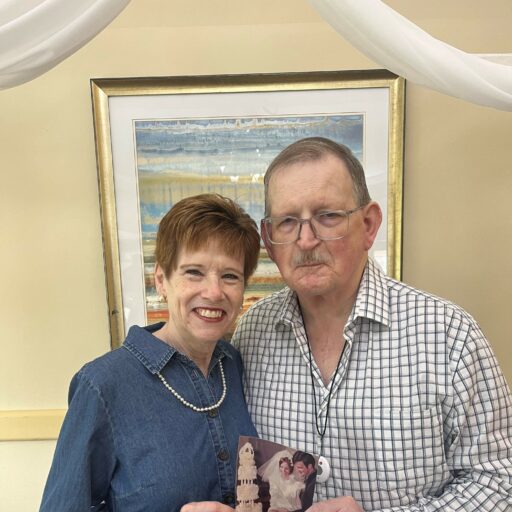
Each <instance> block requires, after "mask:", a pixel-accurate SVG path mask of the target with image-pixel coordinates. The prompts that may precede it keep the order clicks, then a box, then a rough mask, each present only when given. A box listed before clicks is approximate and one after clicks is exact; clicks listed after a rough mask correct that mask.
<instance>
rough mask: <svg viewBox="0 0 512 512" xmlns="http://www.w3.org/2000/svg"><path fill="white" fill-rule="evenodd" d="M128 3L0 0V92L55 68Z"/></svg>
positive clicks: (111, 0) (124, 0) (110, 0)
mask: <svg viewBox="0 0 512 512" xmlns="http://www.w3.org/2000/svg"><path fill="white" fill-rule="evenodd" d="M129 1H130V0H0V89H6V88H8V87H13V86H15V85H19V84H22V83H24V82H28V81H29V80H32V79H33V78H36V77H37V76H39V75H41V74H43V73H45V72H46V71H48V70H49V69H51V68H53V67H54V66H56V65H57V64H58V63H59V62H61V61H62V60H64V59H65V58H66V57H68V56H69V55H71V54H72V53H74V52H75V51H76V50H78V49H79V48H81V47H82V46H83V45H84V44H85V43H87V42H88V41H89V40H91V39H92V38H93V37H94V36H95V35H96V34H97V33H98V32H100V31H101V30H103V29H104V28H105V27H106V26H107V25H108V24H109V23H110V22H111V21H112V20H113V19H114V18H115V17H116V16H117V15H118V14H119V13H120V12H121V11H122V10H123V9H124V8H125V7H126V5H127V4H128V3H129Z"/></svg>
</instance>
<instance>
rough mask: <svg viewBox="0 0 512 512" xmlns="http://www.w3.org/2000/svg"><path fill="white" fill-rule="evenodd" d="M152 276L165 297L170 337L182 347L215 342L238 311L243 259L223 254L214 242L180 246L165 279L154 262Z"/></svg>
mask: <svg viewBox="0 0 512 512" xmlns="http://www.w3.org/2000/svg"><path fill="white" fill-rule="evenodd" d="M155 280H156V283H157V289H158V292H159V293H160V294H163V295H165V296H166V297H167V304H168V308H169V321H168V333H169V336H170V339H171V341H174V342H176V343H177V344H178V345H181V346H182V347H183V348H186V349H191V350H201V348H203V349H204V348H206V347H204V345H205V344H215V343H216V342H217V341H218V340H219V338H221V337H222V336H223V335H224V334H225V333H226V332H227V331H228V330H229V328H230V327H231V325H232V324H233V322H234V320H235V319H236V317H237V315H238V313H239V312H240V308H241V306H242V301H243V293H244V262H243V259H241V258H239V257H237V256H233V255H231V254H226V252H225V251H224V248H223V247H222V245H221V244H220V243H218V242H215V241H212V242H209V243H208V244H207V245H205V246H204V247H203V248H201V249H199V250H196V251H190V250H186V249H185V250H182V251H181V252H180V253H179V255H178V262H177V267H176V270H174V271H173V272H172V273H171V274H170V276H169V278H168V279H167V278H166V277H165V275H164V274H163V271H162V269H161V268H160V267H159V266H158V265H157V268H156V271H155ZM210 348H211V347H210Z"/></svg>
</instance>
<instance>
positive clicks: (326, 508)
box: [182, 496, 364, 512]
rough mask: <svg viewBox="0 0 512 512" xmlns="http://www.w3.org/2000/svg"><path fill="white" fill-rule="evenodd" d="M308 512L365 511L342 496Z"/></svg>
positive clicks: (316, 506) (313, 506) (319, 504)
mask: <svg viewBox="0 0 512 512" xmlns="http://www.w3.org/2000/svg"><path fill="white" fill-rule="evenodd" d="M182 510H183V509H182ZM190 512H199V511H190ZM226 512H227V511H226ZM306 512H364V510H363V509H362V508H361V506H360V505H359V503H357V501H356V500H355V499H354V498H352V496H341V497H340V498H332V499H330V500H325V501H319V502H318V503H314V504H313V505H312V506H311V507H309V508H308V509H307V511H306Z"/></svg>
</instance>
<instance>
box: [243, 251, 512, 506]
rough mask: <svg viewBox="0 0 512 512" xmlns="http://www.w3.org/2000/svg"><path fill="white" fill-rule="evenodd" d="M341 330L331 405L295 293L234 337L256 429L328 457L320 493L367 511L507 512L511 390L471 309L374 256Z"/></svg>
mask: <svg viewBox="0 0 512 512" xmlns="http://www.w3.org/2000/svg"><path fill="white" fill-rule="evenodd" d="M342 335H343V336H344V338H345V340H346V349H345V351H344V354H343V356H342V359H341V364H340V367H339V371H338V373H337V374H336V375H335V376H334V382H332V386H333V387H332V396H331V403H330V407H328V405H329V404H328V395H329V388H330V386H331V382H330V383H328V384H327V385H324V384H323V382H322V379H321V377H320V372H319V369H318V367H317V365H316V364H315V362H314V360H313V365H312V368H311V370H310V365H309V360H310V359H309V353H308V343H307V338H306V332H305V329H304V324H303V320H302V316H301V313H300V309H299V305H298V303H297V297H296V295H295V293H293V292H292V291H291V290H290V289H288V288H285V289H283V290H281V291H280V292H277V293H275V294H273V295H272V296H269V297H267V298H265V299H263V300H261V301H259V302H258V303H257V304H255V305H254V306H253V307H252V308H251V309H250V310H249V311H248V312H247V314H246V315H245V316H244V317H243V318H242V320H241V322H240V324H239V326H238V329H237V331H236V333H235V335H234V337H233V343H234V344H235V346H237V347H238V348H239V350H240V351H241V353H242V358H243V360H244V364H245V371H246V397H247V401H248V405H249V409H250V412H251V415H252V418H253V421H254V423H255V426H256V428H257V430H258V432H259V435H260V436H261V437H262V438H264V439H268V440H271V441H274V442H278V443H282V444H285V445H288V446H290V447H292V448H297V449H301V450H305V451H308V452H311V453H316V454H320V455H323V456H325V457H326V458H327V460H328V461H329V464H330V466H331V475H330V477H329V478H328V480H327V481H326V482H325V483H323V484H320V483H318V482H317V485H316V500H325V499H328V498H333V497H336V496H342V495H351V496H353V497H354V498H355V499H356V500H357V501H358V502H359V503H360V504H361V506H362V507H363V508H364V509H365V510H367V511H368V510H386V511H391V510H392V511H394V512H395V511H411V512H412V511H415V512H416V511H418V512H419V511H424V512H427V511H438V510H439V511H441V510H443V511H460V510H464V511H476V510H478V511H493V512H497V511H511V510H512V399H511V395H510V389H509V388H508V386H507V383H506V381H505V379H504V377H503V375H502V373H501V371H500V368H499V366H498V363H497V361H496V359H495V356H494V354H493V352H492V349H491V348H490V346H489V344H488V342H487V341H486V339H485V337H484V335H483V334H482V332H481V331H480V329H479V327H478V325H477V324H476V322H475V321H474V320H473V319H472V318H471V316H470V315H469V314H467V313H466V312H465V311H463V310H462V309H461V308H460V307H458V306H456V305H454V304H452V303H450V302H448V301H445V300H442V299H439V298H437V297H434V296H432V295H429V294H427V293H424V292H421V291H418V290H416V289H414V288H411V287H410V286H407V285H405V284H403V283H400V282H398V281H395V280H393V279H391V278H389V277H387V276H386V275H384V273H383V272H382V271H381V270H380V269H379V268H378V267H377V266H376V264H375V263H374V262H373V261H372V260H369V262H368V264H367V266H366V269H365V272H364V275H363V278H362V281H361V284H360V287H359V291H358V295H357V299H356V302H355V304H354V307H353V309H352V312H351V315H350V317H349V320H348V322H347V324H346V326H345V329H344V332H343V333H340V339H341V336H342ZM310 371H312V372H313V379H311V373H310ZM312 380H313V381H314V388H313V387H312ZM313 393H315V394H316V401H317V406H318V407H317V408H318V423H319V425H320V426H323V425H324V422H325V421H327V429H326V432H325V436H324V438H323V442H322V440H321V439H320V436H319V434H318V432H317V429H316V427H315V417H314V415H315V405H314V399H313ZM328 409H329V414H328V417H327V419H326V412H327V410H328Z"/></svg>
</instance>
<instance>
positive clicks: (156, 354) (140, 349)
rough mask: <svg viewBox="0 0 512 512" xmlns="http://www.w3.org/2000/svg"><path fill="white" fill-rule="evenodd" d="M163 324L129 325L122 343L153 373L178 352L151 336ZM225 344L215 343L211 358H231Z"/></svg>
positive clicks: (222, 342)
mask: <svg viewBox="0 0 512 512" xmlns="http://www.w3.org/2000/svg"><path fill="white" fill-rule="evenodd" d="M163 325H164V322H160V323H158V324H153V325H149V326H147V327H139V326H137V325H134V326H132V327H130V330H129V331H128V335H127V336H126V339H125V341H124V343H123V348H125V349H127V350H128V351H129V352H130V353H131V354H132V355H133V356H135V357H136V358H137V359H138V360H139V361H140V362H141V363H142V364H143V365H144V366H145V367H146V368H147V369H148V370H149V371H150V372H151V373H153V374H156V373H158V372H160V371H161V370H162V368H163V367H164V366H165V365H166V364H167V363H168V362H169V361H170V360H171V358H172V357H173V356H174V355H175V354H178V353H179V352H178V351H177V350H176V349H175V348H174V347H171V346H170V345H168V344H167V343H164V342H163V341H162V340H160V339H158V338H157V337H156V336H153V332H155V331H158V330H159V329H161V328H162V327H163ZM225 344H226V342H225V341H219V342H218V343H217V345H216V346H215V349H214V351H213V354H212V360H214V359H217V360H220V359H222V358H223V357H224V356H227V357H230V358H232V355H231V354H230V353H229V351H228V350H227V348H226V346H225Z"/></svg>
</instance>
